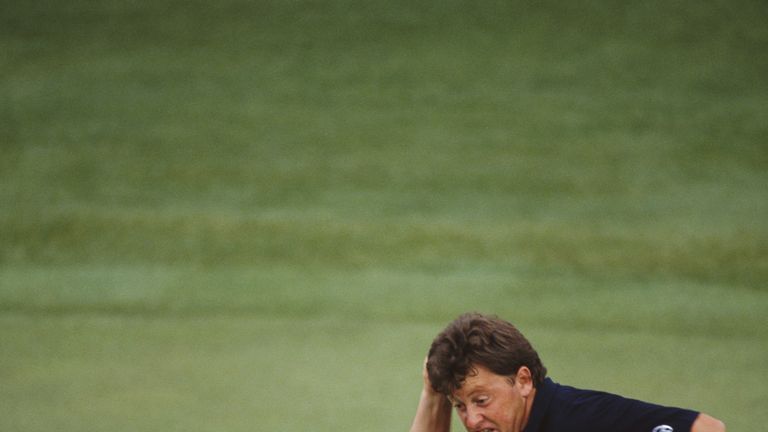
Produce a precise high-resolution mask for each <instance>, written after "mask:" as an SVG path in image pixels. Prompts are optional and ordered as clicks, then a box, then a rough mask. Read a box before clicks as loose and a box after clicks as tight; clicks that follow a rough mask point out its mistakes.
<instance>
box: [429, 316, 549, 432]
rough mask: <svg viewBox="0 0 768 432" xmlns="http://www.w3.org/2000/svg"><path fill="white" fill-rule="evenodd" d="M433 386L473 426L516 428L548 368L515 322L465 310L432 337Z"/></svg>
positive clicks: (499, 430) (474, 430)
mask: <svg viewBox="0 0 768 432" xmlns="http://www.w3.org/2000/svg"><path fill="white" fill-rule="evenodd" d="M426 368H427V374H428V376H429V381H430V383H431V384H432V387H433V388H434V389H435V390H436V391H438V392H440V393H442V394H444V395H446V396H447V397H448V399H450V401H451V403H453V405H454V407H456V412H457V414H458V416H459V418H460V419H461V422H462V423H463V424H464V426H465V427H466V428H467V430H468V431H471V432H478V431H482V432H488V431H490V432H519V431H522V430H523V429H524V428H525V425H526V424H527V422H528V416H529V415H530V413H531V408H532V406H533V399H534V396H535V395H536V387H537V386H538V385H539V384H541V383H542V382H543V381H544V377H545V376H546V375H547V369H546V368H545V367H544V366H543V365H542V364H541V360H539V355H538V354H537V353H536V351H535V350H534V349H533V347H531V344H530V343H529V342H528V340H527V339H526V338H525V337H524V336H523V335H522V333H520V332H519V331H518V330H517V329H516V328H515V326H513V325H512V324H510V323H508V322H506V321H503V320H501V319H499V318H496V317H493V316H484V315H480V314H464V315H461V316H460V317H458V318H457V319H456V320H454V321H453V322H452V323H450V324H449V325H448V327H446V328H445V330H443V332H442V333H440V334H439V335H438V336H437V337H436V338H435V340H434V341H433V342H432V347H431V348H430V350H429V356H428V358H427V365H426Z"/></svg>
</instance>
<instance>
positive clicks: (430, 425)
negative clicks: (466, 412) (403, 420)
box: [411, 359, 451, 432]
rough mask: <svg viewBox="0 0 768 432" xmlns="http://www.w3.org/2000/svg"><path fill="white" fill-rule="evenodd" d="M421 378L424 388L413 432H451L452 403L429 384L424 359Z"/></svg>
mask: <svg viewBox="0 0 768 432" xmlns="http://www.w3.org/2000/svg"><path fill="white" fill-rule="evenodd" d="M421 376H422V379H423V383H422V384H423V386H422V389H421V397H420V398H419V406H418V407H417V408H416V417H415V418H414V419H413V423H412V424H411V432H449V431H450V430H451V403H450V401H448V398H446V397H445V396H444V395H443V394H441V393H438V392H436V391H435V390H434V389H433V388H432V383H431V382H429V374H428V373H427V359H424V366H423V367H422V371H421Z"/></svg>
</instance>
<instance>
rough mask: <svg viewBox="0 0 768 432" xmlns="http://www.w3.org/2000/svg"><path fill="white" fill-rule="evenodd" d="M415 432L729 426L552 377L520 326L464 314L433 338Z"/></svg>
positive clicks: (657, 430) (661, 431) (712, 430)
mask: <svg viewBox="0 0 768 432" xmlns="http://www.w3.org/2000/svg"><path fill="white" fill-rule="evenodd" d="M423 375H424V388H423V389H422V392H421V398H420V400H419V405H418V408H417V410H416V417H415V418H414V420H413V424H412V426H411V432H447V431H449V430H450V426H451V405H453V406H454V407H455V408H456V412H457V414H458V416H459V418H460V419H461V422H462V423H463V424H464V427H466V429H467V430H468V431H470V432H725V425H724V424H723V423H722V422H721V421H720V420H717V419H715V418H713V417H710V416H709V415H707V414H703V413H698V412H695V411H691V410H686V409H680V408H670V407H663V406H659V405H654V404H649V403H646V402H641V401H637V400H632V399H627V398H623V397H621V396H617V395H613V394H609V393H604V392H597V391H591V390H580V389H576V388H573V387H568V386H564V385H560V384H557V383H555V382H553V381H552V380H551V379H549V378H547V369H546V368H545V367H544V365H543V364H542V362H541V360H540V359H539V355H538V354H537V353H536V350H534V349H533V347H532V346H531V344H530V343H529V342H528V340H527V339H526V338H525V337H524V336H523V335H522V333H520V332H519V331H518V330H517V328H515V326H513V325H512V324H510V323H508V322H506V321H503V320H501V319H499V318H497V317H494V316H485V315H480V314H464V315H461V316H460V317H458V318H457V319H456V320H455V321H453V322H452V323H450V324H449V325H448V327H446V328H445V330H443V332H442V333H440V334H439V335H438V336H437V337H436V338H435V340H434V341H433V342H432V346H431V348H430V350H429V354H428V356H427V360H426V362H425V365H424V373H423Z"/></svg>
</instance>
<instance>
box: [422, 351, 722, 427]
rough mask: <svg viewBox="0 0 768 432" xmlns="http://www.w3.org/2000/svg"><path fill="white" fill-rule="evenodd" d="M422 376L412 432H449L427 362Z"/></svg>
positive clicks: (447, 406)
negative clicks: (422, 386) (428, 371)
mask: <svg viewBox="0 0 768 432" xmlns="http://www.w3.org/2000/svg"><path fill="white" fill-rule="evenodd" d="M422 376H423V378H424V388H422V389H421V397H420V398H419V406H418V407H417V408H416V417H414V419H413V423H412V424H411V432H449V431H450V430H451V402H450V401H448V398H446V397H445V396H444V395H442V394H440V393H438V392H436V391H435V390H434V389H432V384H430V382H429V375H427V368H426V362H424V370H423V371H422ZM697 432H698V431H697ZM702 432H709V431H702Z"/></svg>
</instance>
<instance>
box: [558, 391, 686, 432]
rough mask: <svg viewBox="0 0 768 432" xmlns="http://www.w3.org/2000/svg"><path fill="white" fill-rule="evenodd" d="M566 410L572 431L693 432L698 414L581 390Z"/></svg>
mask: <svg viewBox="0 0 768 432" xmlns="http://www.w3.org/2000/svg"><path fill="white" fill-rule="evenodd" d="M573 396H575V397H573V398H571V399H570V400H571V404H569V405H570V406H569V407H568V409H567V410H566V411H570V412H569V413H568V414H569V415H568V416H569V417H570V418H571V419H572V424H571V425H570V426H571V429H569V430H570V431H572V432H690V430H691V426H692V425H693V422H694V421H695V420H696V417H698V415H699V413H698V412H696V411H691V410H687V409H682V408H674V407H666V406H661V405H655V404H651V403H647V402H642V401H638V400H634V399H628V398H624V397H621V396H618V395H614V394H610V393H605V392H597V391H583V390H582V391H580V392H579V394H577V395H573Z"/></svg>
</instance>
